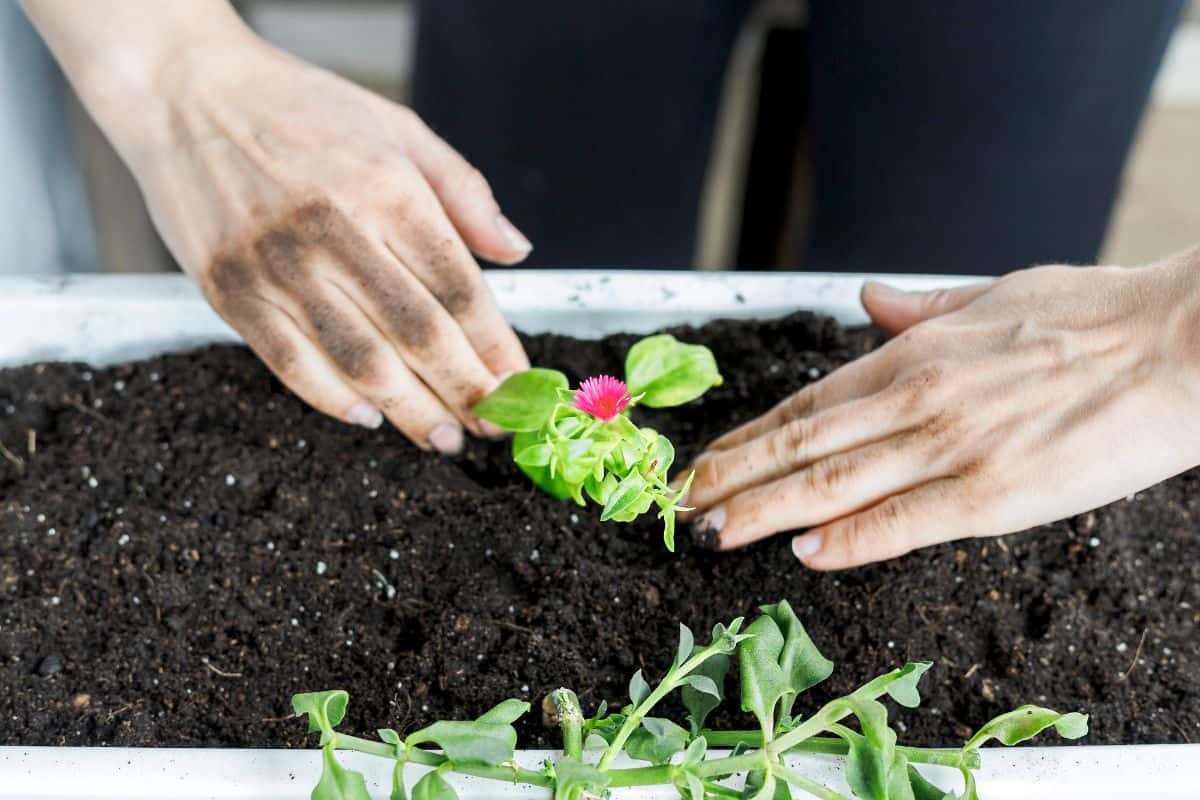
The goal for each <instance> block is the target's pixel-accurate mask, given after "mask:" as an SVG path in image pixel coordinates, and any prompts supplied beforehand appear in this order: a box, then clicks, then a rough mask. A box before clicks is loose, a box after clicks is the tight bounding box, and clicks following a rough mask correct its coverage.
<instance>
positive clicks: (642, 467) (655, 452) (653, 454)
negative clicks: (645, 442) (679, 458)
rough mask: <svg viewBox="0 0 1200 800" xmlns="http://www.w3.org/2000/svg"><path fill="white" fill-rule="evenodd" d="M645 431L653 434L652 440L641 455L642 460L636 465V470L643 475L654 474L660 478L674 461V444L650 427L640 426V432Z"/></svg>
mask: <svg viewBox="0 0 1200 800" xmlns="http://www.w3.org/2000/svg"><path fill="white" fill-rule="evenodd" d="M647 431H649V432H650V433H653V434H654V441H653V442H652V443H651V444H650V446H649V448H647V450H646V453H645V455H643V456H642V462H641V463H640V464H639V465H638V471H639V472H641V473H642V474H643V475H649V474H654V475H657V476H659V477H660V478H662V477H664V476H665V475H666V474H667V471H668V470H670V469H671V465H672V464H674V463H675V445H673V444H671V440H670V439H668V438H667V437H665V436H663V435H662V434H660V433H658V432H657V431H654V430H652V429H650V428H642V433H646V432H647Z"/></svg>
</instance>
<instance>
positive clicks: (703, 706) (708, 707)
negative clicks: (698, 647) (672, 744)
mask: <svg viewBox="0 0 1200 800" xmlns="http://www.w3.org/2000/svg"><path fill="white" fill-rule="evenodd" d="M728 672H729V656H727V655H725V654H724V653H716V654H714V655H712V656H710V657H709V658H707V659H705V660H704V663H703V664H701V665H700V666H699V667H697V668H696V669H694V670H693V671H692V674H691V675H689V676H688V680H687V683H686V684H685V685H684V686H683V688H682V689H681V690H680V692H679V699H680V700H681V701H683V707H684V708H686V709H687V710H688V715H687V720H688V725H689V726H690V727H691V729H692V733H693V734H697V733H699V732H700V729H701V728H703V727H704V720H706V719H708V715H709V714H711V713H712V711H713V709H715V708H716V707H717V706H719V705H721V703H722V702H723V701H724V700H725V675H726V673H728ZM701 679H707V680H708V681H711V683H712V685H711V686H709V685H707V684H704V683H703V682H701ZM714 688H715V689H716V690H717V693H716V695H713V694H712V692H711V691H710V690H711V689H714Z"/></svg>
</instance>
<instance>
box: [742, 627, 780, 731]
mask: <svg viewBox="0 0 1200 800" xmlns="http://www.w3.org/2000/svg"><path fill="white" fill-rule="evenodd" d="M746 633H747V634H748V635H749V637H750V638H748V639H746V640H744V641H742V642H741V644H739V645H738V649H737V651H738V664H739V665H740V666H741V672H742V710H743V711H749V712H750V713H752V714H753V715H754V716H755V717H756V718H757V719H758V724H759V725H760V726H761V727H762V730H763V733H765V734H768V735H769V734H771V733H772V732H773V730H774V727H775V723H774V720H775V704H776V703H777V702H779V698H781V697H783V695H784V694H786V693H787V692H789V691H791V689H790V688H789V680H788V675H787V673H785V672H784V671H783V668H782V667H780V666H779V656H780V654H781V653H782V651H783V644H784V639H783V633H782V632H780V630H779V625H778V624H776V622H775V620H774V619H773V618H772V617H770V616H768V615H763V616H761V617H759V618H758V619H756V620H754V622H752V623H751V624H750V627H749V628H747V629H746Z"/></svg>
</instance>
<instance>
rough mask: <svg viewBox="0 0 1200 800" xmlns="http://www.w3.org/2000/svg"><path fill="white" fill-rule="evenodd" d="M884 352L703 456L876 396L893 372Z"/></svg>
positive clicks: (796, 397) (810, 389)
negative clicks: (852, 402) (852, 401)
mask: <svg viewBox="0 0 1200 800" xmlns="http://www.w3.org/2000/svg"><path fill="white" fill-rule="evenodd" d="M886 350H887V348H886V347H884V348H880V349H879V350H875V351H872V352H870V353H868V354H866V355H865V356H862V357H861V358H858V359H856V360H854V361H851V362H850V363H849V364H845V365H843V366H841V367H839V368H838V369H836V370H834V371H833V372H831V373H829V374H828V375H826V376H825V377H824V378H822V379H821V380H819V381H817V382H815V383H810V384H809V385H808V386H805V387H804V388H803V389H801V390H800V391H798V392H796V393H795V394H793V395H792V396H791V397H788V398H787V399H785V400H783V401H782V402H780V403H779V404H778V405H776V406H775V407H774V408H772V409H771V410H770V411H768V412H767V413H765V414H763V415H762V416H760V417H756V418H755V419H752V420H750V421H749V422H747V423H745V424H743V425H740V426H739V427H737V428H734V429H733V430H731V431H729V432H728V433H726V434H724V435H723V436H720V437H718V438H717V439H715V440H713V441H712V442H710V443H709V445H708V446H707V447H706V448H704V451H705V453H708V452H711V451H714V450H729V449H732V448H734V447H740V446H741V445H743V444H745V443H746V442H749V441H751V440H753V439H757V438H758V437H759V436H762V435H763V434H765V433H768V432H770V431H773V430H775V429H776V428H780V427H782V426H784V425H787V424H788V423H790V422H793V421H795V420H799V419H803V418H805V417H809V416H812V415H813V414H816V413H819V412H821V411H825V410H827V409H830V408H833V407H834V406H836V405H840V404H841V403H845V402H847V401H849V400H855V399H858V398H861V397H867V396H870V395H873V394H876V393H877V392H879V391H881V390H882V389H884V388H885V387H886V386H887V385H888V384H889V383H891V382H892V378H893V377H894V368H893V367H892V366H891V359H890V358H889V357H888V355H887V354H886ZM703 457H704V453H702V454H701V458H703Z"/></svg>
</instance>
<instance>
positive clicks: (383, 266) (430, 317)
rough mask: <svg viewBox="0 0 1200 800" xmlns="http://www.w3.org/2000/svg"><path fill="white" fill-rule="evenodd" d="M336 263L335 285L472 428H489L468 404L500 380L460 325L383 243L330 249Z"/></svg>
mask: <svg viewBox="0 0 1200 800" xmlns="http://www.w3.org/2000/svg"><path fill="white" fill-rule="evenodd" d="M327 257H333V258H336V259H337V261H338V262H339V263H340V269H333V270H330V271H329V273H328V274H330V276H331V277H330V278H329V281H330V283H332V284H334V285H336V286H337V287H338V289H339V290H340V291H341V292H343V293H344V294H345V295H346V296H347V297H348V298H349V299H350V300H352V301H353V302H354V304H355V305H356V306H357V307H358V308H360V309H361V310H362V312H363V313H364V314H365V315H366V316H367V317H369V318H370V320H371V321H372V323H373V324H374V325H375V327H377V328H378V329H379V330H380V331H382V333H383V335H384V336H385V337H386V338H387V340H388V341H389V342H391V344H392V346H393V347H394V348H395V350H396V351H397V352H398V353H399V355H400V356H401V357H402V358H403V359H404V361H405V363H407V364H408V366H409V368H410V369H411V370H412V371H413V372H415V373H416V374H417V375H418V376H419V377H420V378H421V380H422V381H423V382H424V383H425V384H426V385H427V386H428V387H429V388H430V389H432V390H433V392H434V393H435V394H436V395H437V396H438V397H439V398H440V399H441V401H442V403H443V404H444V405H445V406H446V407H447V408H449V409H450V410H451V411H452V412H453V413H454V414H455V416H456V417H457V418H458V419H459V420H460V421H461V422H462V423H463V424H464V425H466V426H467V427H468V428H470V429H471V430H473V431H474V432H476V433H481V434H482V433H492V431H491V430H490V429H488V428H486V427H485V426H484V425H483V424H482V421H481V420H479V419H478V418H476V417H475V416H474V415H473V414H471V411H470V409H471V407H472V406H474V405H475V404H476V403H478V402H479V401H480V400H481V399H483V398H484V397H485V396H486V395H487V394H488V392H490V391H492V389H494V388H496V385H497V383H498V382H499V381H498V379H497V376H496V374H495V373H494V372H492V370H490V369H488V367H487V366H486V365H485V364H484V363H483V361H482V360H481V359H480V357H479V354H478V352H477V351H476V350H475V349H474V348H473V347H472V346H471V343H470V341H469V340H468V339H467V336H466V333H465V332H464V331H463V329H462V327H461V326H460V325H459V324H458V323H457V322H456V321H455V320H454V318H453V317H451V316H450V314H449V312H448V311H447V310H446V308H445V307H444V306H442V305H441V304H440V303H439V302H438V301H437V300H436V299H435V298H434V296H433V294H432V293H431V292H430V291H429V289H428V288H427V287H426V286H425V285H424V284H423V283H421V281H420V280H418V279H417V277H416V276H415V275H413V273H412V272H411V271H409V270H408V269H407V267H406V266H405V265H403V264H401V263H400V262H399V261H398V260H397V259H396V258H395V256H394V255H393V254H392V253H391V251H390V250H388V249H387V247H386V246H385V245H384V244H383V243H380V242H372V241H369V240H367V239H366V238H365V237H364V238H363V240H362V241H358V242H356V243H355V249H354V252H353V257H352V255H351V253H349V252H347V251H345V250H344V249H341V248H340V247H339V248H336V249H333V250H331V251H330V252H329V253H328V254H327Z"/></svg>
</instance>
